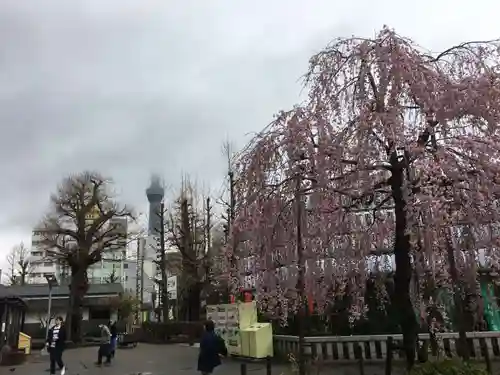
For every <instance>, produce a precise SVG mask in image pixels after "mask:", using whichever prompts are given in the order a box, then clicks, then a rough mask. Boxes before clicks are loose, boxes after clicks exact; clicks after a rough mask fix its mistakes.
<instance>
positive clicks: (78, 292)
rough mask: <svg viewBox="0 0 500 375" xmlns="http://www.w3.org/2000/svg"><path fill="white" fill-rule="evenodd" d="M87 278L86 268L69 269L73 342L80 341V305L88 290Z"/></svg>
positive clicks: (81, 315)
mask: <svg viewBox="0 0 500 375" xmlns="http://www.w3.org/2000/svg"><path fill="white" fill-rule="evenodd" d="M88 287H89V285H88V279H87V270H86V268H80V267H73V269H72V270H71V286H70V288H71V289H70V290H71V296H72V298H71V306H70V313H71V318H70V324H71V325H70V326H68V328H67V329H68V330H71V337H72V339H73V342H81V341H82V318H83V314H82V305H83V298H84V297H85V294H86V293H87V290H88Z"/></svg>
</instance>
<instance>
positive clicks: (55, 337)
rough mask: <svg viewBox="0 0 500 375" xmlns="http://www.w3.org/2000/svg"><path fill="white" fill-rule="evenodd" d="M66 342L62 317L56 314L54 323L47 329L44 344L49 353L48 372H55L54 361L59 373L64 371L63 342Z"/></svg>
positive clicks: (62, 373) (62, 374)
mask: <svg viewBox="0 0 500 375" xmlns="http://www.w3.org/2000/svg"><path fill="white" fill-rule="evenodd" d="M65 342H66V329H65V328H64V325H63V318H62V317H60V316H58V317H57V318H56V324H55V325H54V326H53V327H52V328H51V329H50V330H49V334H48V335H47V342H46V346H47V349H48V351H49V354H50V373H51V374H52V375H53V374H55V373H56V363H57V366H58V367H59V370H61V375H64V374H65V373H66V367H65V366H64V362H63V360H62V355H63V352H64V343H65Z"/></svg>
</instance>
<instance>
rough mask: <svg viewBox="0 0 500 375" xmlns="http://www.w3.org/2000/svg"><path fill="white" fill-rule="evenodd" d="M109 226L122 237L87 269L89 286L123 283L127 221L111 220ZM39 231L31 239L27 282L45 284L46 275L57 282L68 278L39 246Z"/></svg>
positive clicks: (61, 268)
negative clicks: (53, 277) (54, 277)
mask: <svg viewBox="0 0 500 375" xmlns="http://www.w3.org/2000/svg"><path fill="white" fill-rule="evenodd" d="M110 225H114V226H115V227H116V230H117V231H119V232H120V233H123V237H122V238H120V239H119V240H118V242H117V243H115V244H113V245H112V247H111V248H110V249H109V250H106V251H104V252H103V254H102V260H101V261H100V262H98V263H96V264H93V265H92V266H90V267H89V269H88V280H89V283H91V284H101V283H106V282H110V281H114V282H122V283H123V282H124V279H125V275H124V263H125V260H126V258H127V237H126V235H127V230H128V226H127V219H126V218H113V219H111V220H110ZM40 241H41V229H39V228H35V229H34V230H33V233H32V238H31V251H30V258H29V261H30V272H29V276H28V282H29V283H32V284H42V283H46V282H47V281H46V279H45V276H46V275H54V276H56V278H57V279H58V280H63V279H65V278H66V277H67V276H69V274H70V272H69V270H68V269H67V267H63V266H62V265H60V264H58V262H56V261H55V260H53V259H51V258H50V257H49V256H48V254H47V251H46V250H45V249H44V248H43V247H42V246H41V243H40Z"/></svg>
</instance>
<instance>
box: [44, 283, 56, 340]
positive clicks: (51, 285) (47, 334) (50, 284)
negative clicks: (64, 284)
mask: <svg viewBox="0 0 500 375" xmlns="http://www.w3.org/2000/svg"><path fill="white" fill-rule="evenodd" d="M45 279H46V280H47V283H48V284H49V306H48V307H47V327H46V330H45V339H47V337H48V336H49V324H50V313H51V312H50V310H51V309H52V288H53V287H55V286H58V285H59V283H58V282H57V279H56V277H55V276H54V275H45Z"/></svg>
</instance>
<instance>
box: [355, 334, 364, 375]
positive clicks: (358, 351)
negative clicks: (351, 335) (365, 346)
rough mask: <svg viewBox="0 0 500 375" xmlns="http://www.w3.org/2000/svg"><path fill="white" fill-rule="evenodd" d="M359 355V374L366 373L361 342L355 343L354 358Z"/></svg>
mask: <svg viewBox="0 0 500 375" xmlns="http://www.w3.org/2000/svg"><path fill="white" fill-rule="evenodd" d="M356 357H358V358H357V359H358V365H359V375H365V364H364V358H363V351H362V350H361V345H360V344H359V342H357V343H355V344H354V358H356Z"/></svg>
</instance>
